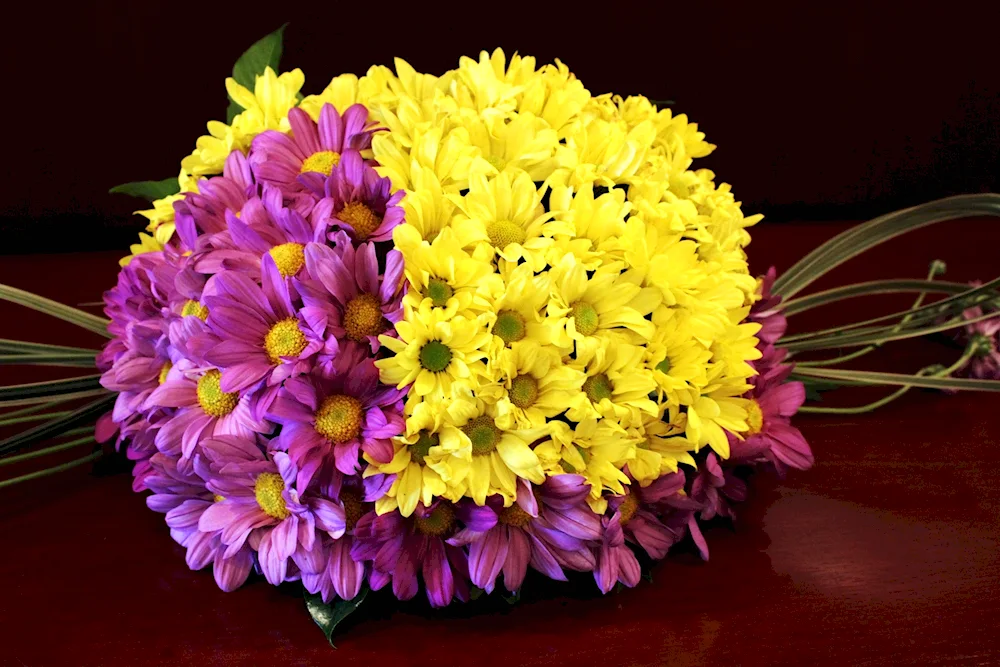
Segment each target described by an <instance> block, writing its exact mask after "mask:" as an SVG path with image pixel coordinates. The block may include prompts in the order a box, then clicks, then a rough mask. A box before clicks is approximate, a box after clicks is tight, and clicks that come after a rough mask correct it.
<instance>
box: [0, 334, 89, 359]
mask: <svg viewBox="0 0 1000 667" xmlns="http://www.w3.org/2000/svg"><path fill="white" fill-rule="evenodd" d="M0 352H15V353H18V354H42V353H47V352H55V353H77V354H91V355H95V354H97V353H98V352H100V350H91V349H88V348H86V347H69V346H66V345H51V344H49V343H32V342H30V341H26V340H13V339H11V338H0Z"/></svg>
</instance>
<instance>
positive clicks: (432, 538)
mask: <svg viewBox="0 0 1000 667" xmlns="http://www.w3.org/2000/svg"><path fill="white" fill-rule="evenodd" d="M490 516H493V518H494V520H495V516H494V515H493V513H492V512H491V511H490V510H489V509H488V508H485V507H479V508H475V507H473V508H470V509H469V510H468V512H467V517H466V518H468V519H470V522H471V523H470V524H467V526H466V527H478V526H483V527H485V526H486V525H488V523H489V520H490ZM473 517H475V518H473ZM480 520H481V521H482V523H479V521H480ZM458 529H459V525H458V522H457V521H456V514H455V506H454V505H452V504H451V503H450V502H448V501H437V502H435V503H434V504H432V505H431V506H430V507H424V506H423V505H417V508H416V510H414V512H413V514H412V515H411V516H410V517H408V518H403V516H402V515H400V514H399V512H389V513H388V514H383V515H381V516H379V515H376V514H375V512H369V513H368V514H366V515H364V516H363V517H361V520H360V521H358V524H357V526H355V528H354V545H353V547H352V548H351V557H352V558H354V560H358V561H362V560H363V561H372V573H371V575H370V577H369V584H370V586H371V587H372V589H374V590H378V589H380V588H382V587H384V586H385V585H386V584H388V583H390V582H392V592H393V594H394V595H395V596H396V597H397V598H399V599H400V600H409V599H410V598H412V597H413V596H415V595H416V594H417V590H418V585H417V571H418V570H419V571H420V572H421V574H422V575H423V580H424V587H425V589H426V591H427V599H428V600H429V601H430V603H431V606H434V607H444V606H446V605H447V604H448V603H450V602H451V601H452V599H453V598H458V599H459V600H462V601H465V600H468V599H469V561H468V556H467V555H466V553H465V551H464V550H463V549H461V548H460V547H456V546H452V545H451V544H448V539H449V538H451V537H452V536H453V535H454V534H455V533H456V532H457V531H458Z"/></svg>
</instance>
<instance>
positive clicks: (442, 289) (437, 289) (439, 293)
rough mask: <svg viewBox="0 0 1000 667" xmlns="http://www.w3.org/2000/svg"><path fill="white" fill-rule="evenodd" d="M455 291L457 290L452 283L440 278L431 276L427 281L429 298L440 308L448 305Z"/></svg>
mask: <svg viewBox="0 0 1000 667" xmlns="http://www.w3.org/2000/svg"><path fill="white" fill-rule="evenodd" d="M454 293H455V290H453V289H452V288H451V285H449V284H448V283H446V282H445V281H443V280H441V279H440V278H431V279H430V280H428V281H427V298H428V299H430V300H431V304H432V305H434V306H436V307H438V308H444V307H445V306H447V305H448V299H450V298H451V297H452V295H453V294H454Z"/></svg>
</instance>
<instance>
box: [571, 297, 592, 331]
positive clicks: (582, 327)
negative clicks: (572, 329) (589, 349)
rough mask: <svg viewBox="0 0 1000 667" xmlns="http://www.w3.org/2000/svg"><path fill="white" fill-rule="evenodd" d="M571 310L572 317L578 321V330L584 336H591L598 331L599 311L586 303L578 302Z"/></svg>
mask: <svg viewBox="0 0 1000 667" xmlns="http://www.w3.org/2000/svg"><path fill="white" fill-rule="evenodd" d="M570 308H572V309H573V311H572V312H571V313H570V315H572V316H573V319H575V320H576V330H577V331H579V332H580V333H581V334H583V335H584V336H589V335H591V334H592V333H594V332H595V331H597V311H596V310H594V307H593V306H591V305H590V304H589V303H587V302H585V301H577V302H576V303H574V304H573V305H572V306H570Z"/></svg>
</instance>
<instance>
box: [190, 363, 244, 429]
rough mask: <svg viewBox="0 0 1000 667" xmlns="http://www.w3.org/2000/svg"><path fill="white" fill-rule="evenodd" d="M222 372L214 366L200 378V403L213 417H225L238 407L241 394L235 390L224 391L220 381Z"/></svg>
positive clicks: (206, 412) (198, 391)
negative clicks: (231, 391)
mask: <svg viewBox="0 0 1000 667" xmlns="http://www.w3.org/2000/svg"><path fill="white" fill-rule="evenodd" d="M221 381H222V373H220V372H219V370H218V369H217V368H213V369H212V370H210V371H208V372H207V373H205V374H204V375H202V376H201V377H200V378H198V388H197V394H198V405H200V406H201V409H202V410H204V411H205V414H207V415H211V416H213V417H225V416H226V415H228V414H229V413H230V412H232V411H233V410H235V409H236V404H237V403H239V401H240V397H239V394H237V393H236V392H233V393H231V394H227V393H226V392H224V391H222V388H221V387H220V383H221Z"/></svg>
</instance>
